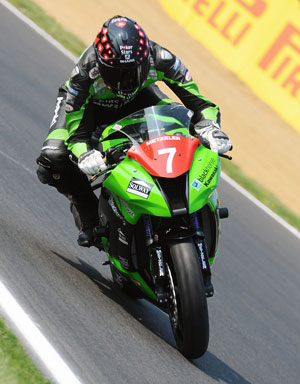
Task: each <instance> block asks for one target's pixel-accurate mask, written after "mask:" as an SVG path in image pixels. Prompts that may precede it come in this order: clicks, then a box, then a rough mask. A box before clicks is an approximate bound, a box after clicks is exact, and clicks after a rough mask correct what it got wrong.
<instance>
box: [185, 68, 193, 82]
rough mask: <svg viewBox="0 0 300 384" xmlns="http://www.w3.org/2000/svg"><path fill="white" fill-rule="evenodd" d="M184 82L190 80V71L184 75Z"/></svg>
mask: <svg viewBox="0 0 300 384" xmlns="http://www.w3.org/2000/svg"><path fill="white" fill-rule="evenodd" d="M185 80H186V81H187V82H189V81H191V80H192V75H191V74H190V71H187V73H186V74H185Z"/></svg>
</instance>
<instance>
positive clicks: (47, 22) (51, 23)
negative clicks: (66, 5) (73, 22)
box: [9, 0, 86, 56]
mask: <svg viewBox="0 0 300 384" xmlns="http://www.w3.org/2000/svg"><path fill="white" fill-rule="evenodd" d="M49 1H51V0H49ZM9 2H10V3H11V4H12V5H14V6H15V7H16V8H17V9H19V11H21V12H22V13H23V14H24V15H25V16H27V17H28V18H29V19H31V20H32V21H33V22H35V23H36V24H37V25H38V26H39V27H40V28H42V29H43V30H44V31H46V32H47V33H49V35H51V36H52V37H53V38H54V39H55V40H57V41H58V42H59V43H61V44H62V45H63V46H64V47H65V48H67V49H68V50H69V51H71V52H72V53H73V54H74V55H76V56H80V55H81V53H82V52H83V51H84V49H85V48H86V45H85V44H84V43H83V42H82V41H80V40H79V39H78V37H76V36H75V35H73V34H72V33H71V32H69V31H67V30H66V29H64V28H63V27H62V26H61V25H60V24H59V23H57V22H56V21H55V20H54V19H53V18H51V17H50V16H48V15H47V14H46V13H45V12H44V11H43V10H42V9H41V8H40V7H39V6H38V5H36V4H35V3H34V2H33V1H31V0H9Z"/></svg>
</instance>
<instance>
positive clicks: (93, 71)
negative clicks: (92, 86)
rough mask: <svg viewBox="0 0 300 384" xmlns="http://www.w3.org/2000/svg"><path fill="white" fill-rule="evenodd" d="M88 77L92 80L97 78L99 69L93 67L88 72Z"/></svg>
mask: <svg viewBox="0 0 300 384" xmlns="http://www.w3.org/2000/svg"><path fill="white" fill-rule="evenodd" d="M89 76H90V78H91V79H92V80H94V79H96V78H97V77H99V76H100V72H99V69H98V67H94V68H92V69H91V70H90V72H89Z"/></svg>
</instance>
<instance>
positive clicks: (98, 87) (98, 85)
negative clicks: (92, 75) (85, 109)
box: [93, 78, 107, 95]
mask: <svg viewBox="0 0 300 384" xmlns="http://www.w3.org/2000/svg"><path fill="white" fill-rule="evenodd" d="M93 87H94V90H95V94H96V95H99V94H101V93H104V92H106V91H107V88H106V85H105V84H104V81H103V79H102V78H100V79H97V80H96V81H94V83H93Z"/></svg>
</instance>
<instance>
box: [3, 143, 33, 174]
mask: <svg viewBox="0 0 300 384" xmlns="http://www.w3.org/2000/svg"><path fill="white" fill-rule="evenodd" d="M0 155H2V156H4V157H6V158H7V159H8V160H10V161H11V162H13V163H14V164H16V165H17V166H18V167H20V168H23V169H24V170H25V171H27V172H28V173H30V174H31V175H34V176H35V173H34V172H33V171H32V169H29V168H27V167H25V165H23V164H22V163H21V162H20V161H18V160H16V159H14V158H13V157H11V156H9V155H8V154H7V153H5V152H3V151H1V149H0Z"/></svg>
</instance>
